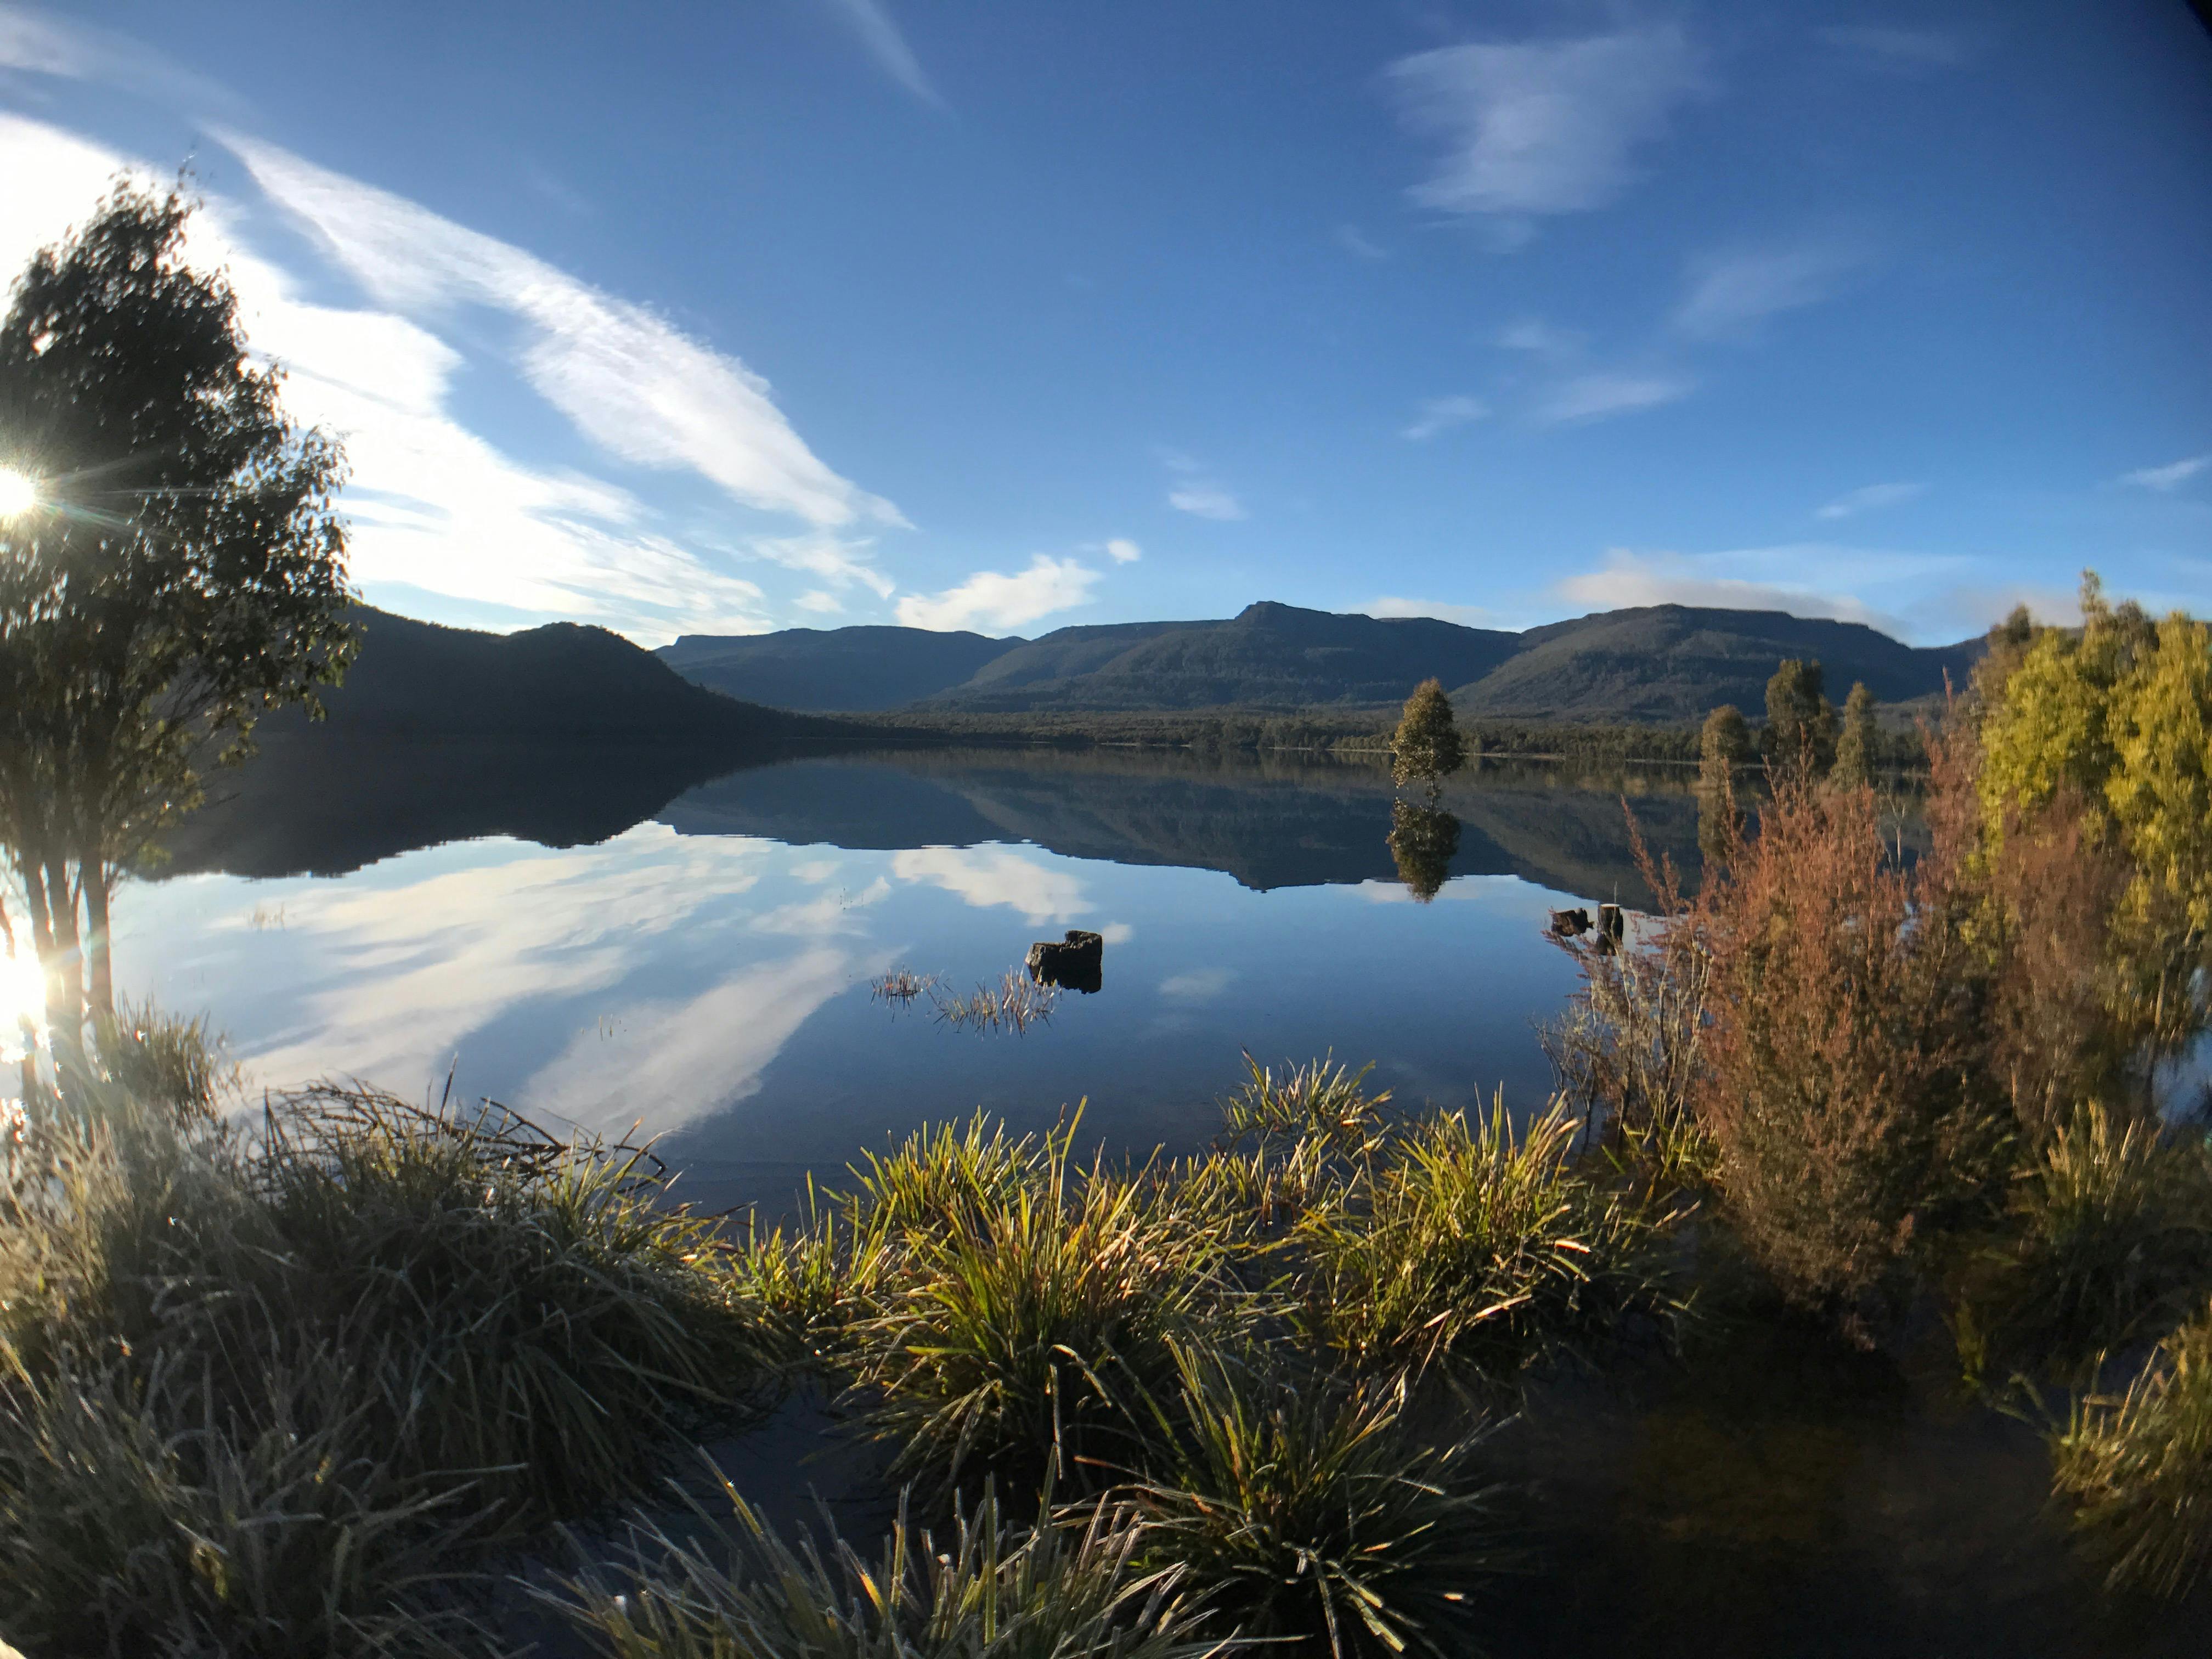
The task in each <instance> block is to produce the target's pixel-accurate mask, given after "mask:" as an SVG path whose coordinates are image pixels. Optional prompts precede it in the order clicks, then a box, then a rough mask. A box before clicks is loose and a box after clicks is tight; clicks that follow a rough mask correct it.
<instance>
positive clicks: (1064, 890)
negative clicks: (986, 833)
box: [891, 847, 1091, 927]
mask: <svg viewBox="0 0 2212 1659" xmlns="http://www.w3.org/2000/svg"><path fill="white" fill-rule="evenodd" d="M891 874H892V875H893V876H895V877H896V878H898V879H899V880H901V881H912V882H921V883H923V884H927V885H928V886H931V887H939V888H942V889H943V890H945V891H946V892H948V893H953V894H957V895H958V896H960V897H961V898H963V899H964V900H966V901H967V902H969V904H971V905H973V906H975V907H976V908H979V909H987V908H993V907H999V906H1003V907H1004V908H1007V909H1010V910H1018V911H1020V912H1021V913H1022V917H1023V919H1024V921H1027V922H1029V923H1030V926H1032V927H1042V926H1043V925H1044V924H1045V923H1046V922H1048V921H1062V922H1064V921H1074V920H1075V919H1076V918H1077V917H1078V916H1080V915H1083V914H1084V913H1085V911H1086V910H1088V909H1090V908H1091V901H1090V900H1089V899H1087V898H1085V896H1084V895H1083V884H1082V882H1081V881H1079V879H1077V878H1076V877H1074V876H1073V875H1072V874H1070V873H1069V872H1067V871H1066V870H1056V869H1052V868H1050V867H1048V866H1045V865H1042V864H1040V863H1038V862H1037V861H1036V860H1035V859H1030V858H1024V857H1023V856H1022V854H1019V853H1017V852H1013V851H1012V850H1011V849H1009V848H1004V847H973V848H961V847H922V848H912V849H909V850H908V851H905V852H900V853H894V854H891Z"/></svg>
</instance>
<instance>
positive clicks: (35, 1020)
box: [0, 956, 46, 1047]
mask: <svg viewBox="0 0 2212 1659" xmlns="http://www.w3.org/2000/svg"><path fill="white" fill-rule="evenodd" d="M25 1020H28V1021H29V1022H30V1023H31V1024H33V1026H36V1027H39V1028H40V1029H44V1027H45V1025H46V975H45V974H44V973H43V972H42V971H40V967H39V963H38V959H37V958H36V957H31V956H13V957H0V1045H7V1046H9V1047H12V1046H13V1045H14V1043H15V1040H16V1037H17V1036H19V1035H20V1034H21V1030H22V1029H23V1022H24V1021H25Z"/></svg>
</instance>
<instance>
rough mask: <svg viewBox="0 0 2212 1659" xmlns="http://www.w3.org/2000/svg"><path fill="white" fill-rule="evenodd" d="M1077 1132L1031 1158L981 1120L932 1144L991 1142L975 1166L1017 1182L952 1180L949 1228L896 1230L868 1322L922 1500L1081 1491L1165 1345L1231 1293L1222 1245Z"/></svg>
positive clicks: (903, 1454) (1159, 1374) (882, 1415)
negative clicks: (888, 1272) (1046, 1484)
mask: <svg viewBox="0 0 2212 1659" xmlns="http://www.w3.org/2000/svg"><path fill="white" fill-rule="evenodd" d="M1072 1134H1073V1129H1072V1128H1071V1129H1069V1130H1068V1131H1066V1132H1064V1133H1058V1134H1055V1135H1054V1136H1053V1137H1052V1138H1050V1139H1048V1142H1046V1143H1045V1145H1044V1146H1043V1147H1042V1149H1041V1151H1040V1152H1038V1153H1037V1154H1036V1156H1035V1157H1033V1158H1032V1157H1031V1156H1030V1153H1029V1152H1027V1151H1026V1150H1025V1148H1026V1147H1027V1143H1025V1142H1024V1143H1015V1146H1014V1147H1012V1148H1006V1147H1005V1146H1003V1144H1002V1143H1000V1142H997V1141H995V1140H994V1141H983V1140H981V1137H980V1131H978V1132H977V1133H976V1135H975V1137H973V1138H971V1139H969V1140H966V1141H963V1142H959V1143H947V1142H942V1141H940V1142H939V1143H938V1144H939V1145H940V1146H947V1145H951V1146H955V1147H956V1148H957V1149H966V1148H973V1147H975V1146H981V1147H983V1148H984V1149H985V1150H988V1149H989V1148H990V1147H992V1146H999V1147H1000V1150H999V1151H998V1152H992V1153H990V1157H989V1160H988V1162H987V1165H986V1167H987V1168H988V1169H990V1170H1001V1171H1003V1170H1009V1169H1017V1170H1020V1171H1021V1172H1022V1178H1021V1179H1019V1180H1018V1181H1016V1182H1005V1183H997V1182H994V1183H980V1184H975V1185H968V1184H965V1183H963V1184H962V1186H961V1187H960V1188H958V1191H959V1194H960V1196H959V1198H958V1204H959V1205H960V1206H962V1208H961V1209H960V1210H957V1211H956V1212H955V1213H958V1214H960V1216H961V1220H960V1223H959V1225H957V1226H951V1227H945V1226H942V1225H940V1226H938V1227H935V1228H929V1227H924V1228H920V1229H917V1230H915V1231H912V1232H910V1233H908V1235H907V1236H906V1238H905V1241H904V1246H903V1250H902V1261H901V1266H900V1268H899V1279H898V1282H897V1283H896V1285H895V1287H894V1288H893V1289H892V1290H891V1291H890V1293H889V1294H888V1295H887V1297H886V1298H885V1307H884V1312H883V1313H881V1314H880V1315H878V1316H876V1317H875V1318H874V1319H872V1321H870V1322H868V1324H867V1326H866V1329H865V1332H864V1340H865V1343H866V1351H865V1352H864V1354H863V1356H862V1358H861V1359H860V1364H859V1365H858V1368H857V1369H858V1375H859V1379H860V1383H862V1384H863V1385H864V1386H865V1387H866V1388H867V1389H871V1390H872V1391H874V1392H875V1393H876V1394H877V1395H878V1396H879V1398H880V1403H879V1404H878V1407H876V1409H875V1412H874V1421H875V1424H876V1427H877V1430H878V1432H879V1433H881V1434H883V1435H884V1436H886V1437H891V1438H894V1439H896V1440H897V1441H899V1442H901V1443H902V1447H901V1450H900V1452H899V1454H898V1456H897V1459H896V1464H895V1467H896V1468H897V1470H898V1471H899V1472H900V1473H901V1474H902V1475H905V1476H908V1477H911V1478H912V1479H914V1480H915V1481H916V1482H917V1483H918V1484H919V1485H920V1486H921V1490H922V1492H923V1493H924V1495H925V1496H927V1498H930V1499H931V1500H932V1501H933V1502H938V1503H939V1504H942V1502H943V1501H944V1500H945V1498H948V1497H949V1496H950V1495H951V1493H952V1492H954V1491H956V1490H957V1489H959V1488H960V1487H961V1486H963V1485H966V1486H969V1487H972V1486H975V1485H976V1484H978V1483H980V1482H981V1480H983V1479H985V1478H990V1479H993V1480H996V1481H997V1482H998V1483H999V1485H1000V1488H1001V1489H1002V1490H1008V1491H1032V1492H1033V1491H1036V1490H1037V1488H1038V1486H1039V1485H1040V1484H1041V1483H1042V1480H1044V1479H1045V1478H1046V1477H1047V1476H1048V1474H1053V1473H1054V1471H1057V1472H1058V1473H1059V1474H1060V1475H1061V1476H1062V1477H1063V1478H1065V1479H1066V1480H1070V1481H1071V1482H1072V1483H1074V1484H1076V1485H1078V1486H1079V1485H1081V1484H1083V1483H1084V1482H1085V1481H1086V1480H1090V1479H1091V1474H1090V1472H1091V1470H1092V1469H1094V1468H1097V1467H1099V1466H1102V1465H1107V1464H1112V1463H1117V1462H1126V1461H1127V1457H1128V1455H1129V1452H1130V1448H1131V1444H1132V1443H1133V1437H1135V1436H1136V1434H1137V1433H1138V1431H1139V1423H1138V1420H1137V1419H1135V1417H1134V1416H1133V1412H1132V1407H1133V1403H1134V1402H1135V1401H1137V1400H1139V1399H1140V1398H1142V1397H1144V1396H1146V1395H1147V1394H1150V1393H1153V1392H1157V1391H1159V1390H1162V1389H1164V1388H1165V1387H1166V1386H1167V1385H1168V1384H1169V1383H1170V1382H1171V1379H1172V1376H1173V1370H1174V1361H1173V1357H1172V1354H1171V1352H1170V1347H1169V1343H1170V1340H1171V1339H1174V1338H1176V1337H1180V1336H1184V1335H1188V1334H1193V1333H1194V1332H1196V1331H1198V1330H1200V1328H1204V1327H1206V1325H1207V1324H1209V1323H1210V1322H1213V1321H1216V1320H1218V1318H1219V1317H1220V1316H1221V1308H1222V1305H1223V1304H1224V1303H1225V1301H1226V1300H1228V1299H1229V1297H1228V1289H1229V1287H1228V1286H1227V1285H1226V1282H1225V1278H1224V1275H1223V1272H1222V1262H1223V1253H1222V1251H1221V1249H1219V1246H1218V1241H1216V1240H1214V1239H1212V1238H1211V1237H1208V1236H1207V1235H1206V1232H1205V1231H1204V1230H1202V1229H1193V1228H1188V1227H1184V1226H1180V1225H1172V1224H1171V1223H1170V1219H1169V1218H1168V1216H1167V1214H1166V1212H1164V1209H1163V1207H1162V1206H1161V1205H1160V1204H1159V1202H1158V1194H1157V1192H1156V1190H1155V1188H1154V1187H1153V1184H1152V1182H1150V1181H1149V1180H1148V1179H1147V1178H1146V1176H1143V1175H1142V1174H1139V1175H1138V1176H1129V1175H1126V1174H1120V1173H1116V1172H1114V1171H1111V1170H1107V1169H1106V1168H1105V1167H1104V1165H1103V1162H1098V1161H1094V1162H1093V1163H1092V1164H1091V1165H1090V1166H1089V1167H1088V1168H1087V1169H1086V1168H1084V1167H1082V1166H1079V1165H1077V1164H1074V1162H1073V1157H1072V1150H1071V1146H1070V1137H1071V1136H1072ZM1016 1153H1020V1156H1019V1157H1018V1158H1017V1157H1016V1156H1015V1154H1016ZM878 1190H879V1191H880V1190H886V1189H884V1188H878ZM891 1190H896V1189H891Z"/></svg>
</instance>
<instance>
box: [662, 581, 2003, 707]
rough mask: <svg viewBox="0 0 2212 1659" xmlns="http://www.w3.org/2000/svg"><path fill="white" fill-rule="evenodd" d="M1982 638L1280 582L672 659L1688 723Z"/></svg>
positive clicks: (716, 680)
mask: <svg viewBox="0 0 2212 1659" xmlns="http://www.w3.org/2000/svg"><path fill="white" fill-rule="evenodd" d="M1980 650H1981V641H1978V640H1972V641H1963V642H1961V643H1960V644H1957V645H1950V646H1938V647H1915V646H1909V645H1905V644H1904V643H1902V642H1901V641H1898V640H1894V639H1892V638H1891V637H1890V636H1889V635H1887V634H1883V633H1881V632H1879V631H1878V630H1876V629H1873V628H1869V627H1868V626H1867V625H1865V624H1864V623H1848V622H1834V621H1830V620H1827V619H1826V618H1817V617H1793V616H1791V615H1790V614H1788V613H1787V612H1785V611H1726V610H1718V609H1711V608H1698V607H1692V606H1686V605H1647V606H1641V607H1638V608H1635V609H1631V610H1622V611H1600V612H1596V613H1595V614H1593V615H1590V616H1587V617H1577V618H1575V619H1574V620H1572V621H1569V622H1560V623H1551V624H1549V625H1547V626H1545V627H1541V628H1532V629H1528V630H1526V631H1525V632H1519V633H1516V632H1510V631H1507V630H1504V629H1486V628H1468V627H1463V626H1462V625H1461V624H1459V623H1449V622H1443V621H1441V620H1438V619H1437V618H1435V617H1365V616H1358V615H1346V614H1341V613H1339V612H1335V611H1308V610H1302V609H1300V608H1298V607H1297V606H1294V605H1278V604H1274V603H1273V602H1270V601H1264V600H1263V601H1261V602H1260V603H1257V604H1255V605H1247V606H1246V607H1245V608H1244V610H1243V611H1241V612H1239V613H1238V614H1237V616H1235V617H1229V618H1226V619H1225V620H1220V621H1212V622H1152V623H1110V624H1107V625H1104V626H1094V627H1077V628H1062V629H1054V631H1053V632H1051V633H1049V634H1046V635H1042V636H1041V637H1039V638H1037V639H1034V640H1024V639H1000V640H994V639H987V638H985V637H983V636H982V635H976V634H939V633H933V632H930V631H928V630H927V629H914V628H886V627H869V628H841V629H784V630H782V631H781V632H778V633H773V634H761V635H685V636H684V637H683V638H682V639H679V640H678V641H676V643H674V644H673V645H670V646H664V647H661V649H660V652H659V656H660V658H661V660H662V661H663V662H665V663H666V664H667V665H669V666H671V668H673V669H675V670H676V671H678V672H679V673H681V674H683V675H684V676H685V677H687V678H690V679H691V680H694V681H696V682H697V683H698V684H701V685H702V686H707V687H711V688H713V689H714V690H720V691H723V692H726V693H727V694H729V695H731V696H741V697H744V698H747V699H749V700H750V701H753V702H763V703H769V704H772V705H775V706H777V707H781V708H790V709H805V710H814V711H821V712H825V713H826V712H832V711H835V712H842V713H863V712H868V713H879V712H886V711H890V710H893V709H898V710H906V711H914V712H921V713H931V712H934V713H942V714H1013V713H1023V712H1042V711H1051V712H1054V713H1071V712H1080V711H1084V710H1097V711H1131V710H1143V709H1197V708H1269V709H1291V708H1316V707H1324V706H1328V705H1337V706H1340V707H1358V706H1370V705H1371V706H1378V707H1379V706H1382V705H1386V704H1390V703H1395V702H1400V701H1401V700H1402V699H1403V698H1404V697H1405V696H1406V695H1407V693H1408V692H1410V691H1411V690H1413V687H1414V686H1415V685H1416V684H1419V682H1420V681H1422V680H1424V679H1427V678H1431V677H1434V678H1437V679H1440V680H1442V681H1443V684H1444V685H1445V687H1446V688H1447V689H1448V690H1450V692H1451V696H1452V702H1453V704H1454V706H1455V708H1457V709H1458V710H1459V712H1460V713H1461V714H1462V715H1463V716H1471V717H1478V718H1479V717H1482V716H1492V717H1497V718H1501V719H1502V718H1511V719H1516V720H1576V721H1584V722H1611V721H1654V722H1674V723H1680V722H1685V721H1692V720H1699V719H1702V718H1703V717H1704V715H1705V714H1706V713H1707V712H1708V711H1709V710H1710V709H1711V708H1713V707H1715V706H1716V705H1717V704H1719V703H1723V702H1732V703H1735V705H1736V706H1737V707H1739V708H1742V709H1744V710H1745V712H1746V713H1747V714H1753V715H1756V714H1759V712H1760V711H1761V710H1762V708H1763V706H1764V698H1765V686H1766V681H1767V678H1768V676H1770V675H1771V674H1772V673H1773V671H1774V667H1775V665H1776V664H1777V663H1778V662H1779V661H1780V660H1781V659H1784V658H1785V657H1800V658H1813V659H1818V660H1819V661H1820V663H1821V664H1822V665H1823V668H1824V670H1825V671H1826V679H1827V684H1828V686H1829V688H1830V692H1831V695H1832V696H1835V697H1836V698H1837V699H1838V701H1840V700H1841V698H1842V696H1843V693H1844V691H1845V690H1848V689H1849V688H1850V684H1851V683H1852V682H1853V681H1855V680H1863V681H1865V682H1866V684H1867V687H1868V689H1869V690H1871V691H1872V692H1873V693H1874V695H1875V698H1876V700H1877V701H1879V702H1907V701H1910V700H1911V699H1913V698H1916V697H1923V696H1929V695H1930V694H1934V693H1940V692H1941V691H1942V690H1943V687H1944V684H1945V682H1946V678H1947V677H1948V679H1949V681H1950V682H1951V683H1952V684H1963V682H1964V680H1965V678H1966V672H1967V671H1968V670H1969V669H1970V668H1971V667H1972V664H1973V662H1974V659H1975V658H1976V657H1977V656H1978V655H1979V653H1980Z"/></svg>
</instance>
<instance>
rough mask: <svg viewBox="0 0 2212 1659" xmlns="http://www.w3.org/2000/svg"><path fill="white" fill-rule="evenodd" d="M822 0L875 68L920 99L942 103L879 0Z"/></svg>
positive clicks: (940, 105)
mask: <svg viewBox="0 0 2212 1659" xmlns="http://www.w3.org/2000/svg"><path fill="white" fill-rule="evenodd" d="M823 3H824V4H825V5H827V6H828V7H829V9H830V10H831V11H833V12H835V13H836V15H837V16H838V18H839V19H840V20H841V21H842V22H843V23H844V25H845V26H846V27H848V28H849V29H851V30H852V32H853V33H854V36H855V37H857V38H858V39H859V40H860V45H861V46H863V47H865V48H866V51H867V53H868V56H869V57H871V58H874V59H875V60H876V66H877V67H878V69H880V70H883V72H884V74H886V75H888V76H890V77H891V79H892V80H894V81H896V82H898V83H899V85H901V86H902V87H904V88H906V89H907V90H908V92H910V93H912V94H914V95H915V97H917V98H919V99H921V101H922V102H923V103H925V104H932V105H934V106H936V107H937V108H939V109H943V108H944V107H945V100H944V99H943V98H942V97H941V96H939V94H938V90H937V88H935V87H933V86H932V85H931V84H930V81H929V76H927V75H926V74H924V73H923V72H922V67H921V62H920V60H918V59H917V58H915V55H914V48H913V47H911V46H908V45H907V42H906V36H905V35H904V34H902V33H900V30H899V26H898V24H897V22H896V21H895V20H894V19H893V18H892V16H891V15H890V10H889V9H888V8H886V7H885V6H884V3H883V0H823Z"/></svg>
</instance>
